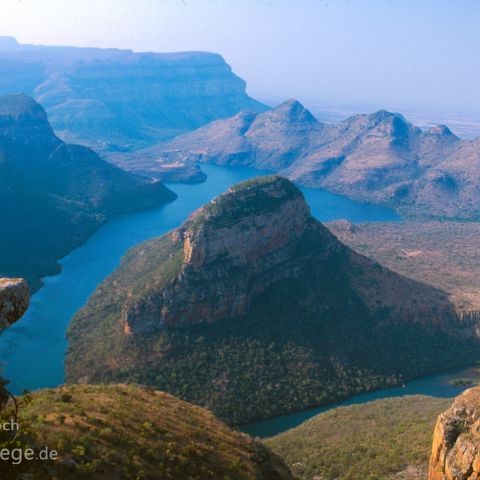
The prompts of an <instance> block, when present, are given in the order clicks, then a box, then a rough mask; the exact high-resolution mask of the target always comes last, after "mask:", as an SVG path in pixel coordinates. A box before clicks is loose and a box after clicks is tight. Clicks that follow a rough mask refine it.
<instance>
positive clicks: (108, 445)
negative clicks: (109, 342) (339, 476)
mask: <svg viewBox="0 0 480 480" xmlns="http://www.w3.org/2000/svg"><path fill="white" fill-rule="evenodd" d="M2 417H3V418H8V409H7V408H5V409H4V411H3V412H2V416H0V418H2ZM0 446H1V447H2V448H7V449H11V448H13V447H16V448H18V447H22V448H23V449H25V448H27V447H30V446H32V447H33V448H34V449H35V450H36V451H37V452H38V451H39V450H42V449H44V448H45V447H48V449H49V451H52V450H55V451H57V452H58V459H56V460H54V461H50V462H40V461H38V462H35V461H34V462H28V461H24V462H22V463H20V464H19V465H12V464H11V463H9V462H7V461H0V472H1V473H2V478H8V479H9V480H17V479H18V480H20V479H23V478H27V477H26V476H22V474H25V473H27V474H28V473H29V474H31V475H34V477H32V478H35V480H37V479H38V480H73V479H79V480H80V479H81V480H84V479H91V480H122V479H125V480H127V479H131V480H180V479H182V480H183V479H185V480H187V479H190V480H220V479H222V480H226V479H230V480H291V479H292V478H293V477H292V476H291V474H290V472H289V469H288V468H287V467H286V466H285V464H284V463H283V461H282V460H281V459H280V458H279V457H277V456H276V455H275V454H273V453H272V452H271V451H270V450H269V449H268V448H267V447H265V446H264V445H262V444H261V443H259V442H256V441H254V440H252V439H251V438H250V437H248V436H247V435H244V434H241V433H239V432H235V431H233V430H231V429H229V428H228V427H227V426H226V425H225V424H223V423H222V422H220V421H219V420H218V419H216V418H215V417H214V416H213V415H212V414H211V413H210V412H208V411H206V410H204V409H202V408H199V407H195V406H193V405H190V404H188V403H186V402H182V401H180V400H178V399H176V398H174V397H172V396H171V395H168V394H166V393H163V392H159V391H155V390H152V389H145V388H140V387H136V386H132V385H116V386H100V385H99V386H91V385H75V386H70V387H61V388H58V389H50V390H42V391H39V392H35V393H34V394H31V395H30V394H29V395H27V396H24V397H22V398H21V399H20V435H19V436H18V437H17V439H16V442H12V441H11V433H10V432H7V431H0ZM28 478H30V477H28Z"/></svg>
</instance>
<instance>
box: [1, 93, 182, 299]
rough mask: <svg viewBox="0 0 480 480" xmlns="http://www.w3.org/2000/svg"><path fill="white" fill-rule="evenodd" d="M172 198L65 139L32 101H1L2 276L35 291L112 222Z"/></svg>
mask: <svg viewBox="0 0 480 480" xmlns="http://www.w3.org/2000/svg"><path fill="white" fill-rule="evenodd" d="M174 198H175V194H173V192H171V191H170V190H168V189H167V188H166V187H165V186H164V185H163V184H162V183H161V182H158V181H150V180H146V179H144V178H141V177H138V176H135V175H132V174H130V173H127V172H125V171H123V170H121V169H119V168H117V167H114V166H113V165H111V164H109V163H107V162H105V161H103V160H102V159H101V158H100V157H99V156H98V155H97V154H96V153H95V152H94V151H93V150H90V149H89V148H86V147H82V146H80V145H69V144H66V143H64V142H62V141H61V140H60V139H59V138H58V137H57V136H56V135H55V134H54V133H53V130H52V129H51V127H50V124H49V123H48V119H47V115H46V113H45V111H44V110H43V108H42V107H41V106H40V105H39V104H38V103H36V102H35V101H34V100H33V99H31V98H30V97H27V96H26V95H7V96H4V97H0V218H1V221H2V225H1V229H0V276H10V277H25V278H26V279H27V280H28V282H29V284H30V285H31V287H32V289H33V290H36V289H38V288H39V286H40V278H41V277H42V276H45V275H49V274H53V273H56V272H57V271H58V269H59V265H58V263H57V260H58V259H59V258H61V257H63V256H65V255H66V254H68V253H69V252H70V251H72V250H73V249H74V248H76V247H78V246H79V245H80V244H81V243H83V242H84V241H85V240H86V239H87V238H88V237H89V236H90V235H91V234H92V233H93V232H94V231H95V230H96V229H98V227H99V226H100V225H102V223H103V222H105V221H106V220H107V219H108V218H110V217H112V216H113V215H117V214H120V213H128V212H133V211H135V210H140V209H145V208H150V207H154V206H157V205H161V204H162V203H165V202H167V201H170V200H173V199H174Z"/></svg>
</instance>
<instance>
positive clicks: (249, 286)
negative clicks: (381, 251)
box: [66, 176, 477, 422]
mask: <svg viewBox="0 0 480 480" xmlns="http://www.w3.org/2000/svg"><path fill="white" fill-rule="evenodd" d="M474 328H475V327H474V326H473V325H471V324H470V323H469V322H460V321H459V319H458V317H457V316H456V312H455V308H454V306H453V304H451V302H450V301H449V299H448V297H447V295H446V294H444V293H443V292H441V291H440V290H437V289H435V288H432V287H429V286H426V285H423V284H421V283H418V282H415V281H413V280H409V279H407V278H405V277H402V276H400V275H398V274H395V273H393V272H391V271H389V270H387V269H386V268H384V267H382V266H381V265H379V264H378V263H376V262H374V261H372V260H370V259H368V258H366V257H363V256H361V255H359V254H357V253H355V252H354V251H353V250H351V249H349V248H348V247H346V246H345V245H344V244H342V243H341V242H340V241H339V240H338V239H337V238H336V237H335V236H334V235H333V234H331V233H330V231H329V230H327V229H326V228H325V227H324V226H323V225H321V224H320V223H319V222H318V221H317V220H315V219H314V218H313V217H312V216H311V214H310V211H309V208H308V206H307V205H306V203H305V200H304V198H303V195H302V194H301V192H300V190H299V189H298V188H297V187H296V186H295V185H294V184H292V183H291V182H290V181H289V180H286V179H285V178H282V177H278V176H269V177H260V178H257V179H253V180H250V181H247V182H243V183H240V184H238V185H235V186H234V187H232V188H231V189H230V190H229V191H227V192H226V193H225V194H223V195H220V196H219V197H217V198H216V199H214V200H213V201H212V202H211V203H209V204H208V205H205V206H204V207H202V208H201V209H200V210H198V211H197V212H195V213H194V214H192V216H191V217H190V218H189V219H188V220H187V221H186V222H185V223H184V224H183V225H182V226H181V227H179V228H177V229H176V230H174V231H172V232H170V233H168V234H166V235H164V236H163V237H160V238H157V239H154V240H151V241H148V242H145V243H143V244H141V245H139V246H137V247H135V248H134V249H132V250H131V251H130V252H129V253H128V254H127V256H126V257H125V258H124V260H123V261H122V264H121V266H120V267H119V269H118V270H117V271H116V272H115V273H113V274H112V275H111V276H110V277H109V278H108V279H107V280H105V282H104V283H103V284H101V285H100V286H99V288H98V289H97V291H96V292H95V293H94V294H93V295H92V297H91V298H90V299H89V301H88V303H87V305H86V306H85V307H84V308H83V309H82V310H80V311H79V312H78V313H77V315H76V316H75V318H74V319H73V320H72V323H71V325H70V328H69V331H68V338H69V341H70V347H69V351H68V355H67V360H66V370H67V376H68V379H69V381H76V380H82V381H93V382H96V381H112V380H122V381H127V380H128V381H136V382H139V383H144V384H151V385H155V386H158V387H159V388H162V389H164V390H167V391H169V392H172V393H175V394H176V395H179V396H180V397H182V398H184V399H188V400H189V401H192V402H194V403H198V404H201V405H205V406H207V407H209V408H211V409H212V410H213V411H215V412H216V413H217V414H218V415H220V416H221V417H222V418H224V419H226V420H228V421H230V422H242V421H247V420H250V419H252V418H261V417H268V416H271V415H276V414H280V413H286V412H288V411H292V410H297V409H301V408H305V407H307V406H311V405H319V404H322V403H326V402H330V401H332V400H337V399H340V398H344V397H345V396H348V395H350V394H352V393H356V392H361V391H366V390H371V389H374V388H378V387H380V386H385V385H393V384H397V383H399V382H401V381H405V379H407V378H412V377H415V376H417V375H421V374H422V373H427V372H432V371H435V370H437V369H438V370H440V369H441V368H445V366H446V365H448V366H449V368H451V367H452V365H461V364H464V363H465V362H469V361H471V359H472V358H476V355H477V353H476V352H477V341H476V340H475V336H474V334H473V332H474Z"/></svg>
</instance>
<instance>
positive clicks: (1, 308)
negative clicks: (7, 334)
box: [0, 278, 30, 332]
mask: <svg viewBox="0 0 480 480" xmlns="http://www.w3.org/2000/svg"><path fill="white" fill-rule="evenodd" d="M29 303H30V290H29V288H28V284H27V282H26V281H25V280H24V279H23V278H0V332H1V331H2V330H4V329H5V328H7V327H8V326H9V325H11V324H12V323H15V322H16V321H17V320H19V319H20V318H21V317H22V315H23V314H24V313H25V312H26V311H27V308H28V305H29Z"/></svg>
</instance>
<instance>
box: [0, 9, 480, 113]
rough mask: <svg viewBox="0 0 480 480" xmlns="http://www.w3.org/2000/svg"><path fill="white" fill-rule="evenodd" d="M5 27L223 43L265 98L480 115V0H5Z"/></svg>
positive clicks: (67, 41) (71, 39) (174, 44)
mask: <svg viewBox="0 0 480 480" xmlns="http://www.w3.org/2000/svg"><path fill="white" fill-rule="evenodd" d="M0 35H12V36H15V37H16V38H17V40H18V41H20V42H21V43H35V44H46V45H78V46H98V47H119V48H130V49H133V50H135V51H144V50H148V51H161V52H165V51H181V50H203V51H213V52H218V53H220V54H222V55H223V56H224V58H225V59H226V61H227V62H228V63H229V64H230V65H231V66H232V68H233V70H234V71H235V73H237V74H238V75H240V76H241V77H242V78H244V79H245V80H246V81H247V83H248V92H249V93H250V94H251V95H253V96H255V97H256V98H260V99H262V100H281V99H285V98H298V99H300V100H303V101H305V100H311V101H315V102H318V103H322V102H324V103H325V105H327V104H336V103H338V104H344V105H360V106H361V105H365V106H370V105H374V106H376V107H378V108H380V107H382V106H384V107H390V106H394V107H396V108H397V109H400V108H410V109H416V110H419V111H421V110H422V109H426V110H438V111H442V112H464V113H465V114H475V113H477V112H478V113H479V115H480V88H479V86H480V1H478V0H1V10H0Z"/></svg>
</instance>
